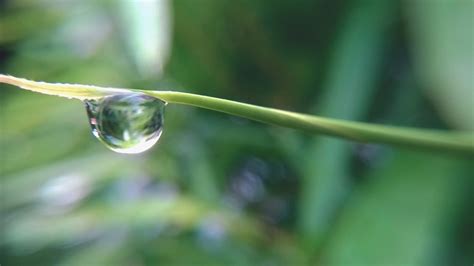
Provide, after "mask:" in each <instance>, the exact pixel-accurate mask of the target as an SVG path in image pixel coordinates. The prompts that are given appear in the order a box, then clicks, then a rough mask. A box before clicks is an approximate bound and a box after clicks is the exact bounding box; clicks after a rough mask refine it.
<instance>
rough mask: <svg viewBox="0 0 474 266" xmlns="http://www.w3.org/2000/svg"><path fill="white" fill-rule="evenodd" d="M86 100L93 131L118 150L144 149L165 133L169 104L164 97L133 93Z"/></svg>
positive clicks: (126, 151) (108, 145)
mask: <svg viewBox="0 0 474 266" xmlns="http://www.w3.org/2000/svg"><path fill="white" fill-rule="evenodd" d="M84 102H85V105H86V111H87V115H88V117H89V123H90V125H91V128H92V134H93V135H94V136H95V137H97V138H98V139H99V140H100V141H101V142H102V143H104V144H105V146H107V147H108V148H109V149H111V150H113V151H115V152H118V153H140V152H144V151H146V150H148V149H149V148H151V147H152V146H153V145H154V144H155V143H156V142H157V141H158V139H159V138H160V136H161V132H162V131H163V112H164V107H165V106H166V103H165V102H163V101H161V100H158V99H156V98H154V97H151V96H148V95H145V94H142V93H129V94H117V95H113V96H107V97H104V98H102V99H99V100H86V101H84Z"/></svg>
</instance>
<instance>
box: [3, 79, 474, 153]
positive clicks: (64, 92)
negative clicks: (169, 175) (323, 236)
mask: <svg viewBox="0 0 474 266" xmlns="http://www.w3.org/2000/svg"><path fill="white" fill-rule="evenodd" d="M0 83H6V84H11V85H14V86H17V87H20V88H23V89H27V90H31V91H35V92H40V93H45V94H49V95H56V96H64V97H68V98H76V99H80V100H84V99H91V98H99V97H104V96H108V95H113V94H118V93H130V92H140V93H145V94H147V95H150V96H153V97H156V98H158V99H161V100H163V101H166V102H168V103H175V104H184V105H191V106H196V107H200V108H205V109H210V110H214V111H218V112H223V113H227V114H231V115H235V116H240V117H244V118H247V119H251V120H255V121H259V122H263V123H267V124H272V125H277V126H282V127H288V128H294V129H300V130H304V131H307V132H310V133H317V134H326V135H330V136H336V137H342V138H346V139H350V140H354V141H358V142H374V143H387V144H394V145H401V146H406V147H419V148H426V149H431V150H437V151H450V152H457V153H465V154H469V155H474V132H447V131H439V130H428V129H414V128H404V127H393V126H382V125H374V124H369V123H361V122H352V121H344V120H338V119H330V118H323V117H318V116H311V115H305V114H299V113H294V112H288V111H283V110H278V109H273V108H266V107H261V106H256V105H251V104H246V103H240V102H235V101H230V100H225V99H220V98H215V97H209V96H203V95H197V94H191V93H183V92H174V91H148V90H131V89H118V88H103V87H96V86H89V85H78V84H61V83H57V84H54V83H46V82H35V81H31V80H26V79H20V78H15V77H12V76H6V75H1V74H0Z"/></svg>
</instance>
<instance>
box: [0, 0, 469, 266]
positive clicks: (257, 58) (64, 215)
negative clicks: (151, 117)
mask: <svg viewBox="0 0 474 266" xmlns="http://www.w3.org/2000/svg"><path fill="white" fill-rule="evenodd" d="M473 28H474V2H473V1H471V0H456V1H455V0H453V1H450V0H417V1H378V0H372V1H371V0H345V1H342V0H341V1H331V0H292V1H288V0H272V1H263V0H259V1H256V0H236V1H223V0H176V1H171V0H137V1H134V0H117V1H112V0H110V1H92V0H91V1H88V0H85V1H84V0H82V1H81V0H41V1H39V0H1V1H0V73H4V74H11V75H15V76H18V77H24V78H28V79H33V80H42V81H48V82H67V83H82V84H93V85H99V86H110V87H128V88H142V89H166V90H176V91H185V92H193V93H198V94H205V95H211V96H216V97H222V98H226V99H232V100H237V101H242V102H247V103H252V104H258V105H262V106H269V107H275V108H280V109H285V110H291V111H296V112H304V113H311V114H317V115H322V116H327V117H333V118H341V119H348V120H357V121H366V122H372V123H379V124H390V125H400V126H413V127H422V128H436V129H443V130H453V129H456V130H474V110H473V106H474V105H473V102H474V94H473V93H474V90H473V84H474V75H473V73H474V44H473V42H474V30H473ZM0 95H1V97H0V119H1V121H0V124H1V131H0V167H1V172H0V173H1V179H0V185H1V190H0V197H1V198H0V203H1V204H0V211H1V213H0V215H1V216H0V222H1V229H0V230H1V231H0V233H1V234H0V252H1V259H0V264H1V265H2V266H8V265H472V263H473V262H474V205H473V203H474V178H473V177H474V174H473V172H474V168H473V160H472V159H473V158H472V157H461V156H457V155H452V154H443V153H431V152H427V151H418V150H410V149H405V148H404V149H402V148H394V147H388V146H383V145H373V144H360V143H354V142H349V141H345V140H340V139H335V138H329V137H325V136H314V135H310V134H306V133H304V132H298V131H294V130H290V129H284V128H279V127H273V126H267V125H263V124H259V123H256V122H251V121H248V120H245V119H240V118H236V117H230V116H227V115H224V114H220V113H216V112H211V111H207V110H203V109H196V108H192V107H187V106H179V105H168V106H167V109H166V116H165V128H164V133H163V135H162V137H161V139H160V141H159V143H158V144H157V145H156V146H155V147H154V148H152V149H151V150H150V151H148V152H146V153H143V154H139V155H122V154H118V153H114V152H112V151H110V150H108V149H107V148H106V147H105V146H103V145H102V144H101V143H100V142H99V141H98V140H96V139H95V138H94V137H93V136H92V134H91V132H90V127H89V124H88V121H87V117H86V112H85V108H84V104H83V103H81V102H80V101H77V100H67V99H64V98H60V97H52V96H46V95H41V94H36V93H31V92H27V91H22V90H18V89H17V88H14V87H12V86H6V85H1V88H0Z"/></svg>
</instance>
